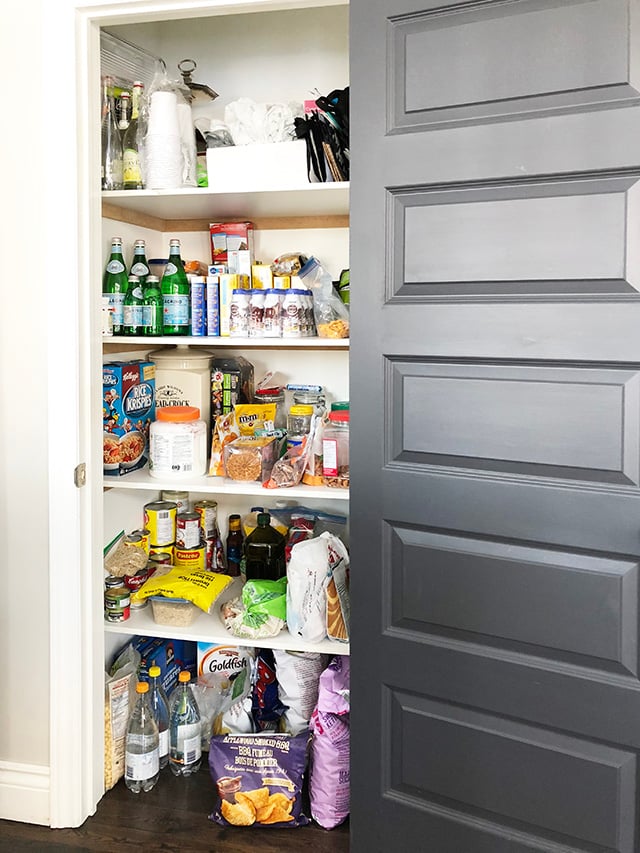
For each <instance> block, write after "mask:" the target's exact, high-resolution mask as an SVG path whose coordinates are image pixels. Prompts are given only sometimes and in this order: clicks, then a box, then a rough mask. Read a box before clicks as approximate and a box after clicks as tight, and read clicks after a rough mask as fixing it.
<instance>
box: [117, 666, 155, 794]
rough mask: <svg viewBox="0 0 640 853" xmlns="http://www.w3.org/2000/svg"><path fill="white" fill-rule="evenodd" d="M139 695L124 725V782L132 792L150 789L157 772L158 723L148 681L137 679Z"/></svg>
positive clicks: (136, 792) (137, 792)
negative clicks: (125, 734)
mask: <svg viewBox="0 0 640 853" xmlns="http://www.w3.org/2000/svg"><path fill="white" fill-rule="evenodd" d="M136 693H137V695H138V698H137V701H136V704H135V706H134V709H133V713H132V714H131V716H130V718H129V724H128V725H127V738H126V742H125V771H124V783H125V785H126V786H127V788H128V789H129V790H130V791H133V793H134V794H139V793H140V791H150V790H151V789H152V788H153V786H154V785H155V784H156V782H157V781H158V776H159V775H160V757H159V754H158V726H157V725H156V721H155V719H154V717H153V712H152V710H151V706H150V704H149V695H148V694H149V685H148V684H147V682H146V681H139V682H138V683H137V685H136Z"/></svg>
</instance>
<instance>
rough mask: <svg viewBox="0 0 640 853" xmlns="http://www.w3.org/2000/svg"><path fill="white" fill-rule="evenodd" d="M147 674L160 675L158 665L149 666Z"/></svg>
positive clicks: (153, 676)
mask: <svg viewBox="0 0 640 853" xmlns="http://www.w3.org/2000/svg"><path fill="white" fill-rule="evenodd" d="M149 675H150V676H151V678H157V677H158V676H159V675H160V667H159V666H150V667H149Z"/></svg>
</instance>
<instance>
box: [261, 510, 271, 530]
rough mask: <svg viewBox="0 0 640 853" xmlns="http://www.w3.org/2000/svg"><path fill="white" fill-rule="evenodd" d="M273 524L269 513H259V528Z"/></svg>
mask: <svg viewBox="0 0 640 853" xmlns="http://www.w3.org/2000/svg"><path fill="white" fill-rule="evenodd" d="M270 524H271V516H270V515H269V513H268V512H259V513H258V527H268V526H269V525H270Z"/></svg>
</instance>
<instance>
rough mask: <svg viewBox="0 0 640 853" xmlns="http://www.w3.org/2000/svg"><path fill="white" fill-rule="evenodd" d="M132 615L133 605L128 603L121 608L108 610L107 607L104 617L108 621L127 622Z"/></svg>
mask: <svg viewBox="0 0 640 853" xmlns="http://www.w3.org/2000/svg"><path fill="white" fill-rule="evenodd" d="M130 616H131V606H130V605H129V604H127V606H126V607H123V608H122V609H120V610H107V609H106V608H105V611H104V618H105V620H106V621H107V622H126V621H127V619H128V618H129V617H130Z"/></svg>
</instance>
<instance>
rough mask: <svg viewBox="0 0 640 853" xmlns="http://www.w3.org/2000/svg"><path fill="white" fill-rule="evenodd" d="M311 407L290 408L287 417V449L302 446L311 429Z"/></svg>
mask: <svg viewBox="0 0 640 853" xmlns="http://www.w3.org/2000/svg"><path fill="white" fill-rule="evenodd" d="M312 417H313V406H291V408H290V409H289V414H288V415H287V447H295V446H296V445H298V444H302V440H303V438H304V436H305V435H308V434H309V431H310V429H311V418H312Z"/></svg>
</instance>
